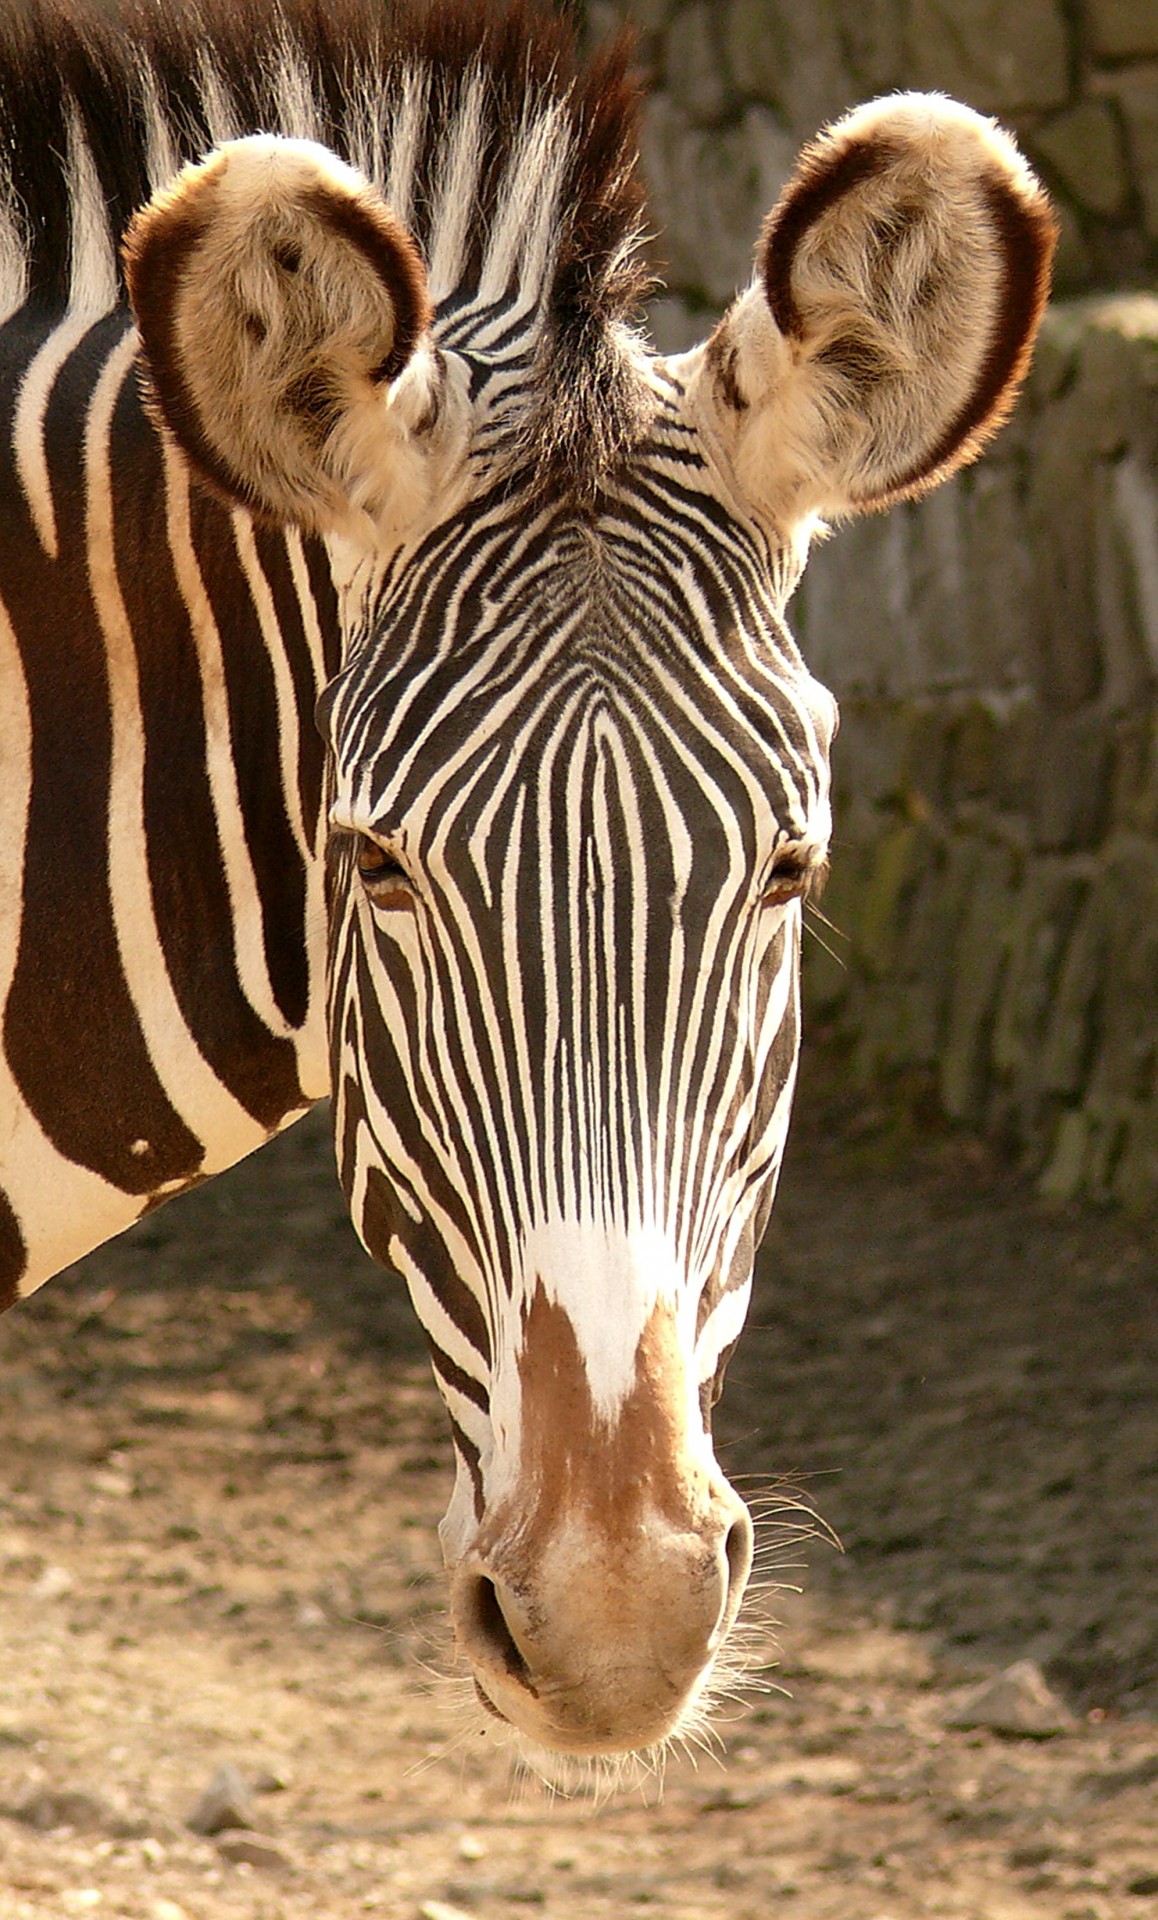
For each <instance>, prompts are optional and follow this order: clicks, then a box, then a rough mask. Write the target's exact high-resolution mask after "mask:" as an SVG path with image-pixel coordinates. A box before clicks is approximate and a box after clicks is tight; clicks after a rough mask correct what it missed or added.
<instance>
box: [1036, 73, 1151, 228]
mask: <svg viewBox="0 0 1158 1920" xmlns="http://www.w3.org/2000/svg"><path fill="white" fill-rule="evenodd" d="M1030 144H1031V145H1032V148H1033V151H1034V153H1035V154H1041V155H1042V157H1043V158H1044V159H1045V160H1047V161H1048V162H1049V164H1050V165H1051V166H1052V167H1053V169H1054V171H1055V173H1056V174H1057V176H1058V178H1059V179H1060V180H1061V182H1062V184H1063V186H1066V187H1068V188H1069V190H1070V192H1071V193H1072V194H1073V195H1074V197H1075V198H1076V199H1077V200H1079V201H1080V202H1081V204H1082V206H1083V207H1088V208H1090V209H1091V211H1092V212H1094V213H1102V214H1109V215H1113V214H1116V213H1118V212H1120V210H1121V208H1122V206H1123V205H1124V203H1125V200H1126V196H1127V194H1128V193H1129V191H1130V172H1129V167H1128V165H1127V161H1126V155H1125V152H1124V150H1123V147H1122V135H1121V129H1120V127H1119V124H1118V121H1117V120H1116V119H1115V117H1114V115H1113V112H1112V111H1111V109H1110V106H1109V104H1108V102H1107V101H1105V100H1082V101H1079V103H1078V105H1077V106H1075V107H1068V108H1067V109H1066V110H1065V112H1064V113H1061V114H1059V115H1058V116H1057V118H1056V119H1053V120H1051V121H1050V122H1049V124H1048V125H1047V126H1045V127H1042V128H1040V129H1039V130H1038V132H1036V133H1035V134H1034V136H1033V139H1032V141H1031V143H1030Z"/></svg>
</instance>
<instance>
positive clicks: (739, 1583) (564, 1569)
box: [451, 1483, 752, 1754]
mask: <svg viewBox="0 0 1158 1920" xmlns="http://www.w3.org/2000/svg"><path fill="white" fill-rule="evenodd" d="M725 1484H726V1483H725ZM751 1562H752V1523H751V1520H750V1519H749V1516H748V1513H747V1510H746V1508H745V1507H744V1506H743V1504H742V1502H741V1501H740V1500H739V1499H738V1498H737V1497H736V1496H735V1495H734V1494H733V1493H732V1490H731V1488H730V1487H728V1488H726V1494H724V1493H723V1490H721V1494H720V1495H719V1496H717V1498H716V1499H714V1500H713V1512H712V1514H711V1516H710V1521H709V1523H708V1524H707V1525H706V1526H704V1527H703V1528H696V1529H692V1530H688V1529H686V1528H684V1529H676V1528H665V1527H664V1526H663V1525H661V1524H650V1525H647V1526H644V1527H642V1528H640V1529H638V1531H637V1534H636V1537H635V1538H634V1539H633V1540H632V1541H631V1542H629V1543H626V1544H625V1543H623V1542H622V1541H620V1542H614V1543H608V1542H600V1541H599V1540H597V1539H594V1538H592V1537H591V1535H590V1533H589V1532H588V1531H587V1530H586V1529H582V1528H578V1529H573V1530H569V1529H567V1528H566V1527H563V1528H560V1529H559V1530H557V1531H556V1533H555V1535H554V1536H553V1538H552V1539H551V1541H550V1543H549V1544H548V1545H547V1546H546V1547H545V1549H544V1550H543V1552H542V1553H541V1555H540V1556H539V1557H538V1559H537V1561H531V1562H528V1561H527V1559H526V1556H525V1555H523V1554H520V1553H513V1554H509V1555H508V1554H504V1553H503V1551H502V1550H501V1546H499V1545H498V1544H497V1543H496V1547H495V1549H494V1550H493V1551H492V1552H491V1553H490V1554H488V1557H487V1560H486V1561H485V1562H484V1561H483V1560H481V1559H480V1558H479V1557H478V1556H472V1557H471V1559H470V1561H469V1562H468V1563H467V1564H465V1565H463V1566H460V1567H459V1568H458V1569H457V1571H456V1573H455V1575H454V1576H453V1579H452V1586H451V1611H452V1616H453V1620H454V1627H455V1635H456V1639H457V1642H458V1646H459V1649H460V1651H461V1652H462V1653H463V1654H464V1655H465V1656H466V1658H467V1660H468V1661H469V1663H470V1666H471V1669H472V1671H473V1675H474V1680H475V1685H476V1689H477V1691H478V1693H479V1696H480V1698H481V1700H482V1702H483V1704H484V1706H486V1707H487V1708H489V1709H490V1710H491V1711H492V1712H493V1713H494V1714H496V1715H497V1716H498V1717H499V1718H500V1719H502V1720H506V1721H508V1722H510V1723H511V1724H512V1725H513V1726H515V1727H517V1728H518V1729H519V1731H520V1732H522V1733H525V1734H526V1735H528V1737H530V1738H531V1739H533V1740H535V1741H536V1742H538V1743H539V1744H541V1745H543V1746H546V1747H550V1748H554V1749H556V1750H557V1751H561V1752H570V1753H587V1754H595V1753H616V1752H625V1751H629V1750H630V1749H632V1748H635V1747H642V1746H650V1745H654V1744H655V1743H656V1742H657V1741H661V1740H663V1739H665V1738H666V1737H667V1735H668V1734H670V1733H671V1732H673V1731H674V1730H675V1728H676V1727H677V1726H678V1725H679V1724H680V1722H681V1720H682V1719H683V1717H684V1715H685V1714H686V1712H687V1710H688V1708H689V1707H690V1706H691V1705H692V1704H693V1703H694V1701H695V1700H696V1698H697V1697H698V1695H699V1693H700V1691H701V1689H702V1685H703V1682H704V1680H705V1679H706V1677H707V1675H708V1673H709V1672H710V1669H711V1666H712V1664H713V1662H714V1659H715V1656H716V1654H717V1653H718V1652H719V1650H720V1648H721V1646H722V1645H723V1642H724V1639H725V1638H726V1636H727V1633H728V1630H729V1629H730V1627H731V1625H732V1623H733V1621H734V1619H735V1617H736V1613H737V1612H738V1610H739V1605H740V1600H741V1597H742V1595H743V1591H744V1587H745V1584H746V1582H747V1578H748V1573H749V1570H750V1567H751Z"/></svg>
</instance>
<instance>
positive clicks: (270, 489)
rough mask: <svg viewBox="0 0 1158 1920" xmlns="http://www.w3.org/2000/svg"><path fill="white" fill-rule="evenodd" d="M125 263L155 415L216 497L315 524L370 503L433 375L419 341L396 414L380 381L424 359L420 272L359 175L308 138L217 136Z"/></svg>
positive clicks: (402, 233) (148, 215) (160, 201)
mask: <svg viewBox="0 0 1158 1920" xmlns="http://www.w3.org/2000/svg"><path fill="white" fill-rule="evenodd" d="M124 256H125V268H126V274H127V278H128V284H129V294H130V298H131V300H132V304H133V311H134V314H135V316H136V321H137V325H138V328H139V330H140V334H141V339H142V342H143V344H144V349H145V354H146V357H147V361H148V370H149V376H150V379H151V384H152V390H153V394H154V397H155V401H156V404H157V407H158V409H159V411H160V413H161V415H162V416H163V418H164V420H165V423H166V425H167V426H168V427H169V428H170V430H171V432H172V433H173V434H174V436H175V437H176V439H177V440H178V441H179V443H180V444H181V446H182V448H183V449H184V451H185V453H186V455H187V456H188V458H189V460H190V461H191V462H192V464H193V465H194V467H195V468H196V469H197V470H198V471H199V472H200V473H201V474H202V476H203V477H204V478H205V479H207V480H208V481H209V483H210V484H211V486H213V487H214V488H215V490H216V491H218V492H219V493H221V494H223V495H224V496H225V497H226V498H227V499H228V500H229V501H231V502H235V503H240V504H242V505H243V506H246V507H250V508H252V509H254V510H255V511H257V512H259V513H263V514H265V515H267V516H272V517H273V518H275V519H277V520H289V521H295V522H297V523H299V524H301V525H304V526H306V527H310V528H314V529H320V530H325V529H327V528H329V527H332V526H335V525H341V524H343V522H344V521H346V520H348V518H349V516H350V514H351V512H356V511H357V510H359V509H361V510H364V511H368V512H370V513H371V514H372V515H374V514H377V513H379V512H380V511H381V510H382V507H383V502H384V501H385V500H386V499H387V498H388V497H389V496H390V495H391V493H392V492H394V491H396V489H397V483H398V479H399V474H398V467H399V462H400V459H401V460H402V461H403V463H404V459H405V456H404V453H403V445H404V442H405V440H406V428H407V426H408V424H412V423H413V417H421V416H422V414H423V412H424V411H425V412H426V413H427V414H429V412H430V410H431V407H432V406H434V404H435V402H436V395H435V394H434V393H433V391H432V388H433V385H434V383H435V381H436V375H437V366H436V362H435V358H434V356H433V355H432V354H431V353H430V352H429V349H427V352H426V354H425V362H426V364H425V369H424V371H425V380H423V379H419V381H418V382H417V385H418V386H419V387H420V388H423V389H424V391H422V392H420V393H419V394H417V395H412V396H411V405H410V407H409V410H408V411H409V414H410V416H411V420H410V421H409V422H408V421H407V420H406V419H405V418H404V417H403V415H402V414H400V413H399V410H398V408H397V407H392V406H391V401H392V399H393V398H394V395H393V394H392V389H393V387H394V385H395V383H396V382H398V381H399V377H400V376H401V375H402V373H403V371H404V370H405V369H407V368H408V367H410V368H411V369H412V371H413V370H414V365H415V362H416V360H418V361H421V360H422V358H423V356H422V353H421V348H422V347H423V345H424V335H426V333H427V330H428V328H429V325H430V318H431V312H430V301H429V297H428V294H427V287H426V274H425V270H424V268H423V264H422V261H421V259H420V258H419V255H418V251H417V248H416V247H415V244H414V242H413V240H412V239H411V237H410V234H409V233H408V232H407V230H406V228H405V227H404V226H403V225H402V224H401V222H400V221H398V220H397V219H396V218H395V217H394V215H393V214H392V213H391V211H390V209H389V208H388V207H387V206H386V204H385V203H384V201H383V200H382V199H381V197H380V196H379V195H378V194H377V192H376V191H375V190H374V188H373V187H371V186H370V185H369V184H368V182H367V181H365V180H364V179H363V178H362V177H361V176H360V175H359V174H357V173H355V172H354V171H353V170H352V169H351V168H349V167H347V166H346V165H345V164H344V163H343V162H342V161H340V160H339V159H338V158H337V157H336V156H335V155H334V154H332V153H329V152H328V151H327V150H326V149H325V148H324V147H318V146H315V145H313V144H312V143H311V142H306V141H291V140H283V139H278V138H275V137H273V136H266V135H258V136H255V137H253V138H250V139H245V140H237V141H231V142H229V143H228V144H226V145H224V146H222V147H221V148H219V149H218V150H217V151H216V152H215V153H213V154H211V155H210V157H209V158H208V159H207V160H205V161H203V162H202V163H201V164H200V165H197V166H190V167H186V168H185V169H184V171H183V172H182V173H180V174H178V176H177V178H176V179H175V180H174V181H173V183H172V184H171V185H170V186H169V187H167V188H166V189H165V190H164V191H163V192H162V193H160V194H158V195H157V196H156V197H155V198H154V199H153V200H152V201H151V202H150V203H149V204H148V206H146V207H145V208H144V209H143V210H142V211H141V212H140V213H138V214H137V215H136V217H135V218H134V220H133V222H132V224H131V226H130V228H129V230H128V233H127V235H126V238H125V246H124ZM419 371H420V372H421V371H422V369H421V368H420V369H419ZM410 384H411V385H412V386H413V385H415V382H414V380H413V379H412V380H411V382H410ZM406 411H407V410H406V409H404V410H403V413H405V412H406Z"/></svg>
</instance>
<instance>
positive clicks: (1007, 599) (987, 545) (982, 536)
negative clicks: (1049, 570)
mask: <svg viewBox="0 0 1158 1920" xmlns="http://www.w3.org/2000/svg"><path fill="white" fill-rule="evenodd" d="M953 484H954V485H955V487H956V489H957V499H958V505H959V509H960V512H961V514H962V517H963V523H964V524H963V539H964V548H965V560H964V581H963V586H962V594H961V603H962V604H961V618H962V622H963V626H964V630H965V631H964V636H963V638H964V644H965V645H966V647H967V649H968V655H969V658H970V660H971V661H972V663H973V664H972V677H973V678H974V679H975V680H976V681H977V682H978V683H979V684H980V685H981V686H983V687H985V688H986V689H1005V688H1010V689H1014V688H1016V689H1024V688H1025V687H1026V685H1027V683H1028V682H1029V680H1030V678H1031V674H1032V651H1033V650H1032V642H1031V637H1030V633H1029V631H1028V629H1027V623H1026V618H1025V609H1026V606H1027V604H1028V596H1029V591H1030V581H1031V578H1032V572H1033V563H1032V558H1031V555H1030V550H1029V538H1028V530H1027V527H1026V520H1025V503H1024V498H1023V495H1024V488H1023V486H1022V483H1021V479H1020V476H1019V474H1018V473H1017V471H1016V470H1015V468H1014V467H1013V465H1012V463H1003V462H1001V461H997V460H993V459H991V458H990V459H985V460H982V461H981V462H980V463H979V464H978V465H977V466H976V467H973V468H970V469H969V471H968V472H967V473H964V474H962V475H961V476H960V478H959V479H958V480H957V481H956V482H954V483H953Z"/></svg>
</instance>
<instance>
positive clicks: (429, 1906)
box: [418, 1900, 474, 1920]
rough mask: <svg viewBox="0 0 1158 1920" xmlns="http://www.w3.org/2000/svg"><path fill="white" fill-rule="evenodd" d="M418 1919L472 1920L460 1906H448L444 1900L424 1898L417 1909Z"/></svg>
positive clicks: (471, 1916) (470, 1915)
mask: <svg viewBox="0 0 1158 1920" xmlns="http://www.w3.org/2000/svg"><path fill="white" fill-rule="evenodd" d="M418 1913H419V1920H474V1915H473V1914H469V1913H466V1912H465V1911H464V1910H463V1908H462V1907H450V1906H448V1905H447V1903H446V1901H445V1900H424V1901H423V1902H422V1905H421V1906H420V1907H419V1909H418Z"/></svg>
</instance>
